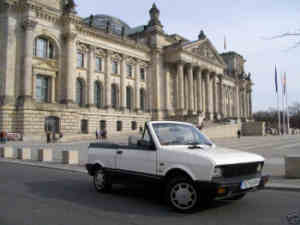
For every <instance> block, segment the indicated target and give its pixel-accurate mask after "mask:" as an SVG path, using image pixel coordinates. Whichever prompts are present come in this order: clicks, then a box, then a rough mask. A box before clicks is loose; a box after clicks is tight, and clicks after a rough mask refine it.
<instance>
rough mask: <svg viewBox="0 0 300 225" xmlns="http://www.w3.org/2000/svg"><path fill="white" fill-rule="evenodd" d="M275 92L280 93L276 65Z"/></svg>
mask: <svg viewBox="0 0 300 225" xmlns="http://www.w3.org/2000/svg"><path fill="white" fill-rule="evenodd" d="M275 90H276V93H278V83H277V69H276V65H275Z"/></svg>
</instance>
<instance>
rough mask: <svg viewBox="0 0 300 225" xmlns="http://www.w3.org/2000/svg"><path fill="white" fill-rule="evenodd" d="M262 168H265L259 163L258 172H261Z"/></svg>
mask: <svg viewBox="0 0 300 225" xmlns="http://www.w3.org/2000/svg"><path fill="white" fill-rule="evenodd" d="M262 168H263V166H262V163H259V164H258V165H257V168H256V170H257V172H258V173H259V172H261V171H262Z"/></svg>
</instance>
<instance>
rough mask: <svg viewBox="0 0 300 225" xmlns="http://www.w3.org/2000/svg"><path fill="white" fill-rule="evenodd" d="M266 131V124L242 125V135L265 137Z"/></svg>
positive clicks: (249, 123) (250, 123)
mask: <svg viewBox="0 0 300 225" xmlns="http://www.w3.org/2000/svg"><path fill="white" fill-rule="evenodd" d="M265 130H266V129H265V122H246V123H242V135H245V136H264V135H265Z"/></svg>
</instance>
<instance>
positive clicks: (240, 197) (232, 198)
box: [227, 193, 246, 201]
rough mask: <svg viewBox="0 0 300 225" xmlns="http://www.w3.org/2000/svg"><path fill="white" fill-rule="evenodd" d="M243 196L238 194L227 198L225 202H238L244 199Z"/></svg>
mask: <svg viewBox="0 0 300 225" xmlns="http://www.w3.org/2000/svg"><path fill="white" fill-rule="evenodd" d="M245 195H246V194H245V193H244V194H239V195H236V196H234V197H231V198H228V199H227V200H233V201H236V200H240V199H242V198H244V197H245Z"/></svg>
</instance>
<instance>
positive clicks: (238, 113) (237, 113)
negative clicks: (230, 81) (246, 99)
mask: <svg viewBox="0 0 300 225" xmlns="http://www.w3.org/2000/svg"><path fill="white" fill-rule="evenodd" d="M235 104H236V117H237V119H238V120H239V119H240V117H241V113H240V92H239V82H238V81H236V82H235Z"/></svg>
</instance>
